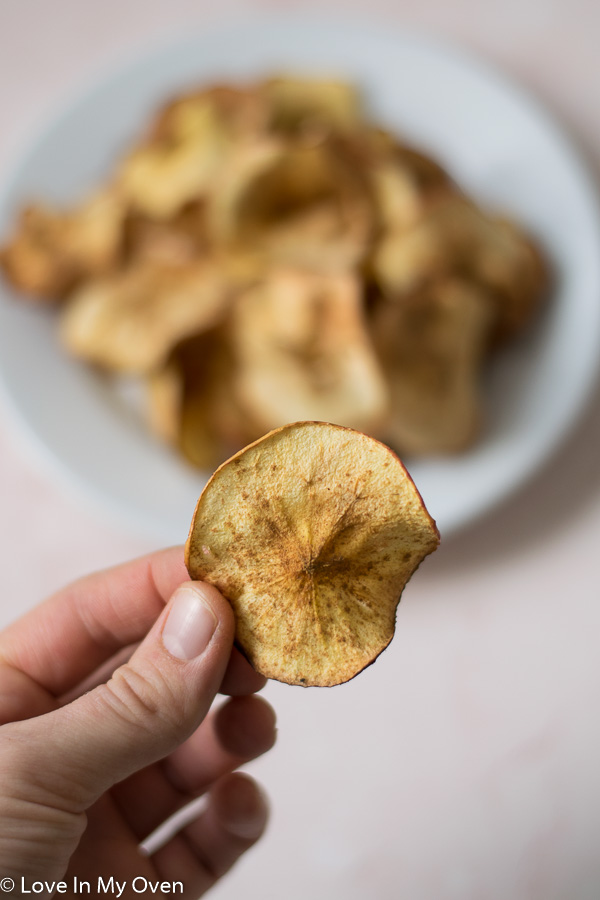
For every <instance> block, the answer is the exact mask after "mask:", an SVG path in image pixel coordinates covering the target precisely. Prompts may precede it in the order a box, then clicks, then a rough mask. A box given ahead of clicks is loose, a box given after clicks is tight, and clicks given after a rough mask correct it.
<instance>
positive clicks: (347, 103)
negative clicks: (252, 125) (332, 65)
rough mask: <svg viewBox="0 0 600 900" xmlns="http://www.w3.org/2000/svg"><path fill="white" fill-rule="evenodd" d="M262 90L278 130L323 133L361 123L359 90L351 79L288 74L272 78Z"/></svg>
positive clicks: (352, 126)
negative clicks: (305, 76) (299, 76)
mask: <svg viewBox="0 0 600 900" xmlns="http://www.w3.org/2000/svg"><path fill="white" fill-rule="evenodd" d="M261 91H262V94H263V96H264V98H265V102H266V105H267V109H268V111H269V125H270V127H271V128H272V129H273V130H274V131H280V132H283V133H284V134H291V135H294V134H306V133H311V132H312V133H320V134H323V133H327V132H328V131H330V130H332V131H351V130H354V129H356V128H358V127H359V125H360V101H359V97H358V92H357V91H356V89H355V88H354V87H353V86H352V85H350V84H348V83H347V82H344V81H337V80H335V79H325V78H323V79H316V78H293V77H290V76H286V77H280V78H270V79H268V80H267V81H266V82H265V83H264V84H263V85H262V89H261Z"/></svg>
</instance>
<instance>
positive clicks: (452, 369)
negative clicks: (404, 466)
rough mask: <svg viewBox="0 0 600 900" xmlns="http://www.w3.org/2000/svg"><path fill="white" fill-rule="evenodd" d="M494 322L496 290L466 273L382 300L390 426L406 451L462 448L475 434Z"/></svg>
mask: <svg viewBox="0 0 600 900" xmlns="http://www.w3.org/2000/svg"><path fill="white" fill-rule="evenodd" d="M494 323H495V304H494V301H493V299H492V297H490V295H489V294H487V293H486V292H485V291H484V290H483V289H482V288H481V287H480V286H479V285H477V284H474V283H472V282H469V281H466V280H464V279H459V278H449V279H446V280H441V281H439V282H434V283H433V284H431V285H429V286H428V287H427V288H425V289H424V290H422V291H421V292H420V293H419V294H417V295H415V296H413V297H405V298H403V299H402V300H396V301H395V302H394V301H387V302H386V301H383V302H381V303H380V304H379V305H378V307H377V308H376V310H375V313H374V315H373V318H372V322H371V328H372V334H373V341H374V344H375V346H376V348H377V351H378V354H379V358H380V360H381V363H382V366H383V367H384V371H385V372H386V375H387V378H388V384H389V388H390V393H391V413H390V417H389V421H388V423H387V426H386V428H385V429H384V432H383V433H384V436H385V438H386V439H387V440H389V441H390V442H391V443H392V445H393V446H394V447H396V448H397V449H398V451H399V452H400V453H403V454H404V453H406V454H412V455H420V456H423V455H431V454H440V453H455V452H457V451H459V450H464V449H465V447H467V446H469V444H471V443H472V442H473V441H474V440H475V438H476V437H477V434H478V431H479V426H480V421H481V392H482V388H481V371H480V370H481V364H482V361H483V358H484V356H485V353H486V351H487V348H488V345H489V339H490V333H491V330H492V328H493V327H494Z"/></svg>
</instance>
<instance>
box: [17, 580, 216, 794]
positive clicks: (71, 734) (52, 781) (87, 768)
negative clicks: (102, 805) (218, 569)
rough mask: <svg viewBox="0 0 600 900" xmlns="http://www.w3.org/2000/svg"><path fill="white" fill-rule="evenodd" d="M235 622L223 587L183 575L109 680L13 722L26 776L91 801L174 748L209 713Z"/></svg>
mask: <svg viewBox="0 0 600 900" xmlns="http://www.w3.org/2000/svg"><path fill="white" fill-rule="evenodd" d="M233 632H234V620H233V612H232V610H231V607H230V605H229V604H228V603H227V601H226V600H225V599H224V598H223V597H222V595H221V594H220V593H219V591H218V590H217V589H216V588H214V587H212V586H211V585H206V584H201V583H199V582H187V584H184V585H182V586H181V587H180V588H179V589H178V590H177V591H176V592H175V594H174V596H173V597H172V599H171V601H170V602H169V604H168V607H167V609H166V610H165V612H164V613H163V614H162V615H161V616H160V618H159V619H158V621H157V622H156V623H155V625H154V626H153V628H152V629H151V631H150V633H149V635H148V636H147V638H146V639H145V640H144V641H143V643H142V644H141V645H140V646H139V648H138V649H137V651H136V652H135V653H134V654H133V656H132V657H131V660H130V661H129V663H127V664H126V665H124V666H121V668H119V669H117V671H116V672H115V674H114V675H113V677H112V678H111V680H110V681H109V682H108V683H107V684H105V685H100V687H98V688H96V689H95V690H93V691H91V692H90V693H88V694H85V695H84V696H83V697H80V698H79V699H78V700H75V701H74V702H73V703H71V704H69V705H67V706H64V707H62V708H61V709H58V710H55V711H54V712H51V713H48V714H47V715H45V716H41V717H39V718H37V719H30V720H27V721H25V722H19V723H16V724H15V725H13V726H12V731H11V737H12V738H13V743H12V749H13V751H14V752H15V753H16V754H17V756H18V758H19V767H20V771H21V772H22V774H23V775H24V776H25V777H24V779H23V780H24V781H25V782H26V776H27V772H28V768H29V769H30V770H31V773H32V775H33V773H35V775H36V778H37V780H38V783H39V782H40V781H41V782H43V783H44V785H46V786H47V789H48V790H50V791H52V792H53V794H54V795H57V800H58V799H60V800H62V801H63V802H64V803H65V804H66V805H67V808H69V809H72V810H73V811H83V810H84V809H85V808H87V806H89V805H90V803H93V802H95V800H96V799H97V798H98V797H99V796H100V795H101V794H102V793H104V792H105V791H106V790H108V789H109V788H111V787H112V786H113V785H114V784H116V783H117V782H119V781H122V780H123V779H125V778H127V777H129V776H130V775H132V774H133V773H134V772H136V771H138V770H140V769H142V768H144V767H145V766H148V765H150V764H152V763H154V762H156V761H157V760H158V759H162V758H163V757H164V756H166V755H168V754H169V753H171V752H172V751H173V750H174V749H175V748H176V747H177V746H179V744H181V743H182V742H183V741H184V740H186V739H187V738H188V737H189V736H190V735H191V734H192V733H193V732H194V731H195V730H196V729H197V728H198V726H199V725H200V722H201V721H202V720H203V719H204V717H205V716H206V714H207V712H208V710H209V708H210V705H211V703H212V701H213V699H214V697H215V694H216V692H217V691H218V689H219V686H220V684H221V682H222V680H223V676H224V674H225V669H226V668H227V664H228V662H229V657H230V654H231V648H232V644H233ZM40 734H43V736H44V740H43V741H40V740H39V736H40Z"/></svg>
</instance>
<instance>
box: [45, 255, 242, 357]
mask: <svg viewBox="0 0 600 900" xmlns="http://www.w3.org/2000/svg"><path fill="white" fill-rule="evenodd" d="M228 304H229V287H228V283H227V280H226V278H225V276H224V274H223V272H222V271H221V269H220V267H219V265H218V264H217V263H213V262H211V261H203V262H199V263H195V264H190V265H187V266H168V265H165V264H162V265H159V264H153V263H150V262H146V263H145V264H142V263H140V264H139V265H137V266H134V267H132V268H130V269H128V270H126V271H124V272H119V273H117V274H116V275H113V276H110V277H107V278H105V279H101V280H98V281H92V282H90V283H89V284H87V285H86V286H85V287H83V288H81V289H80V290H79V291H78V292H76V294H75V295H74V297H73V298H72V299H71V301H70V303H69V304H68V306H67V307H66V308H65V311H64V314H63V318H62V321H61V337H62V340H63V342H64V343H65V346H66V347H67V348H68V349H69V350H70V352H71V353H73V354H74V355H75V356H79V357H81V358H83V359H86V360H87V361H88V362H91V363H95V364H96V365H99V366H103V367H105V368H108V369H113V370H116V371H119V372H129V373H132V374H133V373H139V374H143V373H147V372H151V371H152V370H153V369H155V368H156V367H158V366H159V365H160V364H161V363H163V362H164V361H165V360H166V358H167V356H168V354H169V352H170V350H171V349H172V347H174V346H175V345H176V344H177V343H178V342H179V341H180V340H182V339H183V338H185V337H187V336H188V335H192V334H197V333H200V332H202V331H206V330H207V329H209V328H212V327H214V326H215V325H216V324H218V322H219V321H220V320H221V319H222V318H223V316H224V315H225V312H226V310H227V306H228Z"/></svg>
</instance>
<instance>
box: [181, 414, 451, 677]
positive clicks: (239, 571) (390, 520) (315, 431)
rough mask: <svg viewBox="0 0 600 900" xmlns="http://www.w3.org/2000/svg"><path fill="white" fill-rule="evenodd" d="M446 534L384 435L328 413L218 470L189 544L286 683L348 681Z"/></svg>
mask: <svg viewBox="0 0 600 900" xmlns="http://www.w3.org/2000/svg"><path fill="white" fill-rule="evenodd" d="M438 543H439V534H438V531H437V528H436V527H435V523H434V521H433V519H432V518H431V516H430V515H429V513H428V512H427V510H426V508H425V506H424V504H423V500H422V499H421V496H420V495H419V493H418V491H417V489H416V487H415V485H414V484H413V482H412V480H411V478H410V476H409V475H408V473H407V472H406V470H405V468H404V466H403V465H402V463H401V462H400V460H399V459H398V457H397V456H395V454H394V453H393V452H392V451H391V450H390V449H389V448H388V447H386V446H385V445H384V444H381V443H379V442H378V441H376V440H374V439H373V438H370V437H367V436H366V435H364V434H361V433H359V432H356V431H351V430H350V429H347V428H342V427H340V426H337V425H330V424H327V423H323V422H299V423H296V424H293V425H286V426H284V427H283V428H280V429H278V430H277V431H273V432H271V433H270V434H268V435H267V436H266V437H264V438H261V439H260V440H259V441H256V443H254V444H251V445H250V446H249V447H246V448H245V449H244V450H242V451H241V452H240V453H238V454H237V455H236V456H234V457H232V458H231V459H230V460H228V462H226V463H224V464H223V465H222V466H220V468H218V469H217V471H216V472H215V474H214V475H213V476H212V478H211V479H210V481H209V482H208V484H207V486H206V488H205V489H204V491H203V492H202V495H201V496H200V499H199V500H198V504H197V506H196V511H195V513H194V518H193V521H192V525H191V529H190V533H189V537H188V541H187V544H186V553H185V558H186V565H187V567H188V571H189V573H190V576H191V577H192V578H193V579H198V580H203V581H208V582H210V583H211V584H214V585H216V586H217V587H218V588H219V590H221V591H222V592H223V594H224V595H225V596H226V597H227V598H228V600H229V602H230V603H231V605H232V607H233V610H234V613H235V616H236V623H237V624H236V641H237V643H238V645H239V647H240V648H241V650H242V651H243V653H244V654H245V655H246V656H247V658H248V659H249V660H250V662H251V663H252V665H253V666H254V668H255V669H256V670H257V671H258V672H260V673H261V674H263V675H265V676H267V677H268V678H274V679H276V680H278V681H284V682H287V683H288V684H299V685H304V686H308V685H318V686H323V687H325V686H332V685H335V684H341V683H343V682H345V681H349V680H350V679H351V678H353V677H354V676H355V675H357V674H358V673H359V672H361V671H362V670H363V669H364V668H365V667H366V666H368V665H369V664H370V663H372V662H373V661H374V660H375V659H376V658H377V656H379V654H380V653H381V652H382V650H384V649H385V648H386V647H387V645H388V644H389V643H390V641H391V640H392V637H393V635H394V627H395V618H396V607H397V605H398V602H399V600H400V596H401V594H402V591H403V589H404V586H405V585H406V583H407V581H408V580H409V578H410V577H411V575H412V574H413V572H414V571H415V569H416V568H417V566H418V565H419V563H420V562H421V561H422V560H423V559H424V557H425V556H427V555H428V554H429V553H431V552H433V551H434V550H435V549H436V547H437V546H438Z"/></svg>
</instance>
